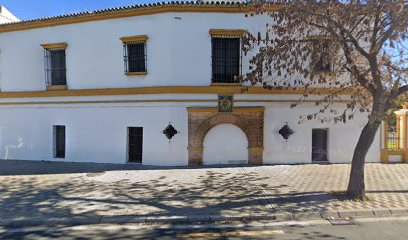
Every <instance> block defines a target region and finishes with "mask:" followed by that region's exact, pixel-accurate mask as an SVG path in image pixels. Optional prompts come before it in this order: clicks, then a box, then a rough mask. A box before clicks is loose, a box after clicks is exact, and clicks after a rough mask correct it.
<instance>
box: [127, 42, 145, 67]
mask: <svg viewBox="0 0 408 240" xmlns="http://www.w3.org/2000/svg"><path fill="white" fill-rule="evenodd" d="M123 51H124V58H125V73H145V72H147V70H146V59H147V58H146V42H142V41H139V42H124V43H123Z"/></svg>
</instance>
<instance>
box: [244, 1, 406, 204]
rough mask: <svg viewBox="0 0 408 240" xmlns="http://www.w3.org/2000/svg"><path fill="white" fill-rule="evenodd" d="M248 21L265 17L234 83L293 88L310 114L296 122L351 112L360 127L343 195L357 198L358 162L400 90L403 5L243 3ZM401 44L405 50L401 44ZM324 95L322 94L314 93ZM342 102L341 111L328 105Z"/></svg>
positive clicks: (247, 44)
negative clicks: (361, 117) (309, 105)
mask: <svg viewBox="0 0 408 240" xmlns="http://www.w3.org/2000/svg"><path fill="white" fill-rule="evenodd" d="M248 4H249V6H250V7H252V8H253V9H254V12H253V13H251V14H250V15H249V16H248V17H267V19H269V20H268V24H267V25H266V26H265V29H264V30H261V31H259V32H258V33H247V34H246V36H245V37H244V40H243V43H244V44H243V49H244V52H245V54H252V55H251V56H252V57H251V58H250V67H249V72H248V73H247V74H245V75H244V76H242V80H244V81H249V82H251V83H252V84H259V83H262V84H263V86H264V87H265V88H269V89H282V88H295V89H298V90H299V91H301V92H302V95H303V96H302V97H301V98H300V99H299V101H298V102H297V103H296V104H292V107H296V106H297V105H298V104H301V103H302V102H303V100H304V99H305V98H308V97H310V96H312V95H313V96H314V97H315V96H316V95H318V96H320V97H319V98H318V99H313V101H315V103H316V106H318V109H319V110H318V111H316V112H315V113H311V114H310V115H307V116H301V118H300V121H304V120H312V119H315V120H318V121H322V122H325V121H334V122H346V121H348V120H350V119H352V118H353V116H354V114H355V113H356V112H358V111H359V112H364V113H365V114H367V116H368V119H367V123H366V125H365V126H364V128H363V129H362V131H361V134H360V136H359V139H358V141H357V145H356V147H355V150H354V153H353V158H352V166H351V172H350V180H349V185H348V189H347V194H348V195H350V196H351V197H353V198H358V199H362V200H364V199H365V182H364V164H365V156H366V154H367V152H368V150H369V148H370V146H371V144H372V142H373V140H374V138H375V135H376V133H377V130H378V128H379V126H380V125H381V122H382V120H383V119H384V117H385V115H386V113H387V111H388V110H389V109H391V108H392V107H393V105H394V103H395V100H396V99H397V98H398V96H400V95H402V94H404V93H405V92H407V91H408V85H407V74H408V59H407V46H406V45H408V44H407V38H408V7H407V1H406V0H365V1H364V0H354V1H353V0H350V1H340V0H337V1H336V0H303V1H299V0H298V1H294V0H293V1H268V0H254V1H250V2H249V3H248ZM404 44H405V45H404ZM322 88H324V89H325V91H321V89H322ZM338 101H347V103H346V104H344V106H345V107H344V110H342V111H341V112H339V111H337V110H336V109H335V108H334V107H333V104H334V103H335V102H338Z"/></svg>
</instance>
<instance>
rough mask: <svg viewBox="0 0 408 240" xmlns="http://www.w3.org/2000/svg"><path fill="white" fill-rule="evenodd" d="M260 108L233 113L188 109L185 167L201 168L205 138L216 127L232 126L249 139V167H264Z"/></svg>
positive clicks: (235, 109) (246, 108)
mask: <svg viewBox="0 0 408 240" xmlns="http://www.w3.org/2000/svg"><path fill="white" fill-rule="evenodd" d="M264 111H265V109H264V108H263V107H242V108H234V111H233V112H218V109H217V108H188V153H189V158H188V163H189V165H202V164H203V153H204V146H203V142H204V138H205V135H207V133H208V131H209V130H210V129H211V128H213V127H215V126H217V125H219V124H225V123H228V124H233V125H235V126H237V127H239V128H240V129H241V130H242V131H243V132H244V133H245V135H246V136H247V138H248V154H249V156H248V159H249V164H252V165H262V164H263V125H264Z"/></svg>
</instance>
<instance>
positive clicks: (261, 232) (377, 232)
mask: <svg viewBox="0 0 408 240" xmlns="http://www.w3.org/2000/svg"><path fill="white" fill-rule="evenodd" d="M57 238H58V239H175V238H177V239H325V240H327V239H356V240H357V239H358V240H361V239H370V240H377V239H378V240H385V239H386V240H393V239H404V240H405V239H408V218H383V219H360V220H356V225H343V226H333V225H331V224H330V223H328V222H327V221H323V220H319V221H312V222H286V223H252V224H217V225H215V224H212V225H162V226H158V225H135V224H132V225H130V224H129V225H91V226H75V227H51V228H45V227H37V228H24V229H7V228H0V239H57Z"/></svg>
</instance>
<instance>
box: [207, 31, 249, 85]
mask: <svg viewBox="0 0 408 240" xmlns="http://www.w3.org/2000/svg"><path fill="white" fill-rule="evenodd" d="M241 60H242V51H241V37H237V36H223V35H218V36H212V83H240V80H239V78H238V77H239V76H240V75H242V72H241V71H242V65H241V62H242V61H241Z"/></svg>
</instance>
